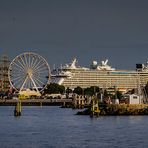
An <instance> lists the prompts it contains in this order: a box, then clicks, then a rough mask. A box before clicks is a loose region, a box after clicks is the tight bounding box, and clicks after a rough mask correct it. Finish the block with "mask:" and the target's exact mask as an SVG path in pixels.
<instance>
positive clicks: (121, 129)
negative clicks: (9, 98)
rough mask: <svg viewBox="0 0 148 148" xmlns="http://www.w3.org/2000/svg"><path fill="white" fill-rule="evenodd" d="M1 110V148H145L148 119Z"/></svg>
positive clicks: (46, 110) (50, 109)
mask: <svg viewBox="0 0 148 148" xmlns="http://www.w3.org/2000/svg"><path fill="white" fill-rule="evenodd" d="M13 110H14V107H13V106H11V107H4V106H1V107H0V148H147V147H148V140H147V139H148V133H147V131H148V116H123V117H115V116H113V117H112V116H110V117H99V118H93V119H91V118H90V117H89V116H76V115H74V114H75V113H76V110H72V109H62V108H59V107H51V106H46V107H42V108H40V107H23V112H22V116H21V117H19V118H16V117H14V116H13Z"/></svg>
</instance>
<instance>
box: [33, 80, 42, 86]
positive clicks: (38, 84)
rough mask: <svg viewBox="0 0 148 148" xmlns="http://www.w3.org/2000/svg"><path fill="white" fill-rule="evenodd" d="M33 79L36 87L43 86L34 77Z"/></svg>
mask: <svg viewBox="0 0 148 148" xmlns="http://www.w3.org/2000/svg"><path fill="white" fill-rule="evenodd" d="M34 81H35V83H36V84H37V86H38V87H43V86H42V85H41V83H40V82H39V81H38V80H37V79H36V78H35V79H34Z"/></svg>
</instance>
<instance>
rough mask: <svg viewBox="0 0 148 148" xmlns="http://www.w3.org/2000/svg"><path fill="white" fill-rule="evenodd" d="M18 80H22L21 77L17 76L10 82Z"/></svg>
mask: <svg viewBox="0 0 148 148" xmlns="http://www.w3.org/2000/svg"><path fill="white" fill-rule="evenodd" d="M18 79H23V78H22V75H19V76H17V77H14V78H13V77H12V81H14V80H18Z"/></svg>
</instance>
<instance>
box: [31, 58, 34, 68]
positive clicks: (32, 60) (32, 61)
mask: <svg viewBox="0 0 148 148" xmlns="http://www.w3.org/2000/svg"><path fill="white" fill-rule="evenodd" d="M33 63H34V57H32V59H31V67H33Z"/></svg>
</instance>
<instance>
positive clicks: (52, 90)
mask: <svg viewBox="0 0 148 148" xmlns="http://www.w3.org/2000/svg"><path fill="white" fill-rule="evenodd" d="M64 92H65V87H64V86H62V85H59V84H56V83H50V84H49V85H47V87H46V88H45V90H44V94H59V93H60V94H63V93H64Z"/></svg>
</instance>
